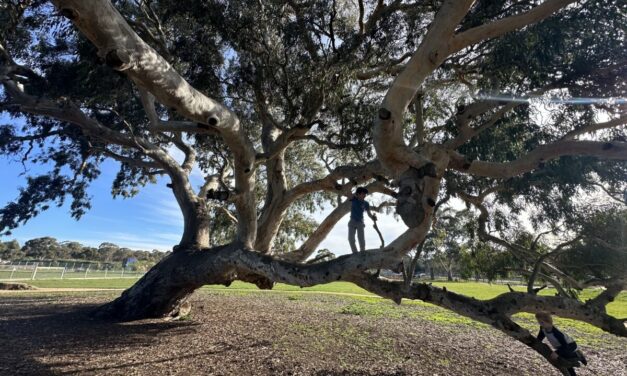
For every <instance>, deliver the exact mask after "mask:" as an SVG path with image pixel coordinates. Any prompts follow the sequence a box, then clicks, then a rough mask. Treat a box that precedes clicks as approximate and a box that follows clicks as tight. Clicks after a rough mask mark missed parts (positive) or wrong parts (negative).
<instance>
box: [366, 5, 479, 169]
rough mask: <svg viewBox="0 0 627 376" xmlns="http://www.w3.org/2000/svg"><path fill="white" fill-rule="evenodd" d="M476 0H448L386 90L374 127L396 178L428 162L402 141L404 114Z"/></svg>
mask: <svg viewBox="0 0 627 376" xmlns="http://www.w3.org/2000/svg"><path fill="white" fill-rule="evenodd" d="M473 2H474V1H473V0H446V1H444V3H443V4H442V7H441V8H440V10H439V11H438V13H437V15H436V17H435V19H434V21H433V23H432V24H431V26H430V27H429V31H428V32H427V35H426V36H425V37H424V39H423V41H422V43H421V44H420V46H419V47H418V50H417V51H416V52H415V53H414V55H413V56H412V57H411V59H410V60H409V61H408V62H407V65H406V66H405V69H403V71H402V72H401V73H400V74H399V75H398V76H397V77H396V79H395V80H394V82H393V83H392V85H391V87H390V89H389V90H388V91H387V93H386V95H385V98H384V100H383V103H382V108H381V110H380V111H379V114H378V116H377V118H376V119H374V127H373V130H372V135H373V141H374V147H375V149H376V151H377V158H378V159H379V160H380V161H381V163H382V164H383V166H384V167H385V168H386V169H387V170H388V171H389V172H390V174H391V175H392V176H393V177H394V178H396V177H398V176H400V174H401V173H403V172H404V171H405V170H406V169H407V167H408V166H412V167H414V168H420V167H422V166H423V165H424V164H425V163H426V162H427V161H426V159H425V158H424V157H420V156H419V155H417V154H416V153H414V152H413V151H412V150H411V149H410V148H409V147H408V146H407V145H406V144H405V141H404V140H403V127H402V125H403V116H404V114H405V110H406V109H407V107H408V106H409V104H410V103H411V101H412V100H413V98H414V96H415V95H416V92H417V91H418V89H419V88H420V86H421V85H422V83H423V82H424V80H425V79H426V78H427V77H428V76H429V75H430V74H431V73H432V72H433V71H434V70H435V69H436V68H437V67H438V66H439V65H440V64H442V62H444V60H445V59H446V58H447V57H448V56H449V53H450V47H449V41H450V40H451V38H452V37H453V34H454V32H455V28H456V27H457V25H458V24H459V22H460V21H461V20H462V18H463V17H464V16H465V15H466V13H467V12H468V9H469V8H470V6H471V5H472V3H473Z"/></svg>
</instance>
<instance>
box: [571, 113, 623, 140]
mask: <svg viewBox="0 0 627 376" xmlns="http://www.w3.org/2000/svg"><path fill="white" fill-rule="evenodd" d="M625 124H627V115H622V116H620V117H618V118H616V119H612V120H609V121H606V122H603V123H595V124H590V125H586V126H583V127H581V128H578V129H575V130H572V131H570V132H568V133H566V134H565V135H564V137H562V140H573V139H574V138H575V137H577V136H580V135H582V134H585V133H591V132H596V131H598V130H601V129H608V128H615V127H619V126H622V125H625Z"/></svg>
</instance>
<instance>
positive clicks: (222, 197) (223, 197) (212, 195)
mask: <svg viewBox="0 0 627 376" xmlns="http://www.w3.org/2000/svg"><path fill="white" fill-rule="evenodd" d="M230 196H231V193H230V192H229V191H216V190H214V189H210V190H209V192H207V198H208V199H210V200H217V201H227V200H228V199H229V197H230Z"/></svg>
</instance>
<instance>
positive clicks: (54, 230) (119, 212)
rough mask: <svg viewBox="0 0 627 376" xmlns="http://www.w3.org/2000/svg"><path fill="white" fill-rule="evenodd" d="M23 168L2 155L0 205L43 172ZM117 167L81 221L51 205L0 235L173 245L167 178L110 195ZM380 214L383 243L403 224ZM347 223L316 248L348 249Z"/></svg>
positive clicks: (176, 216) (177, 231) (95, 188)
mask: <svg viewBox="0 0 627 376" xmlns="http://www.w3.org/2000/svg"><path fill="white" fill-rule="evenodd" d="M12 122H15V120H11V119H9V118H7V117H6V116H2V115H0V124H6V123H12ZM179 157H180V156H179ZM26 167H27V171H26V172H25V170H24V166H22V164H21V162H20V161H19V160H17V158H10V157H9V158H7V157H5V156H0V181H1V182H2V184H0V205H2V206H4V205H5V204H6V203H7V202H10V201H12V200H14V199H15V198H16V197H17V196H18V192H19V187H23V186H25V182H26V176H28V175H36V174H37V172H38V171H41V170H40V168H39V167H37V166H29V165H27V166H26ZM118 167H119V165H118V163H117V162H115V161H108V162H106V163H105V164H104V165H103V168H102V174H101V176H100V177H99V178H98V180H96V181H95V182H94V183H93V184H92V185H91V187H90V188H89V191H88V192H89V194H90V196H92V197H93V199H92V209H91V210H89V211H88V212H87V213H86V214H85V215H84V216H83V218H81V219H80V221H76V220H74V219H73V218H71V217H70V214H69V209H68V206H69V203H66V205H64V206H63V207H61V208H57V207H56V206H54V205H52V206H51V207H50V209H48V210H47V211H45V212H43V213H41V214H40V215H39V216H38V217H35V218H34V219H31V220H30V221H28V222H27V223H26V224H25V225H22V226H20V227H19V228H17V229H15V230H13V231H12V235H11V236H8V237H7V236H3V237H0V240H1V241H7V240H11V239H17V240H18V241H19V242H20V244H24V242H25V241H26V240H29V239H32V238H36V237H42V236H52V237H54V238H56V239H57V240H58V241H65V240H73V241H78V242H80V243H82V244H84V245H90V246H98V245H99V244H100V243H102V242H112V243H115V244H117V245H119V246H123V247H128V248H131V249H144V250H153V249H157V250H161V251H165V250H169V249H171V248H172V246H173V245H175V244H177V243H178V240H179V239H180V236H181V234H182V229H183V219H182V216H181V213H180V211H179V208H178V206H177V204H176V201H175V200H174V197H173V196H172V193H171V190H170V189H169V188H167V187H166V183H167V181H168V179H167V178H161V179H160V180H159V181H158V182H157V184H153V185H148V186H146V187H145V188H143V189H142V190H141V192H140V193H139V194H138V195H137V196H136V197H134V198H130V199H122V198H117V199H113V198H112V196H111V193H110V192H111V183H112V181H113V179H114V178H115V174H116V173H117V171H118ZM193 180H195V181H196V183H198V182H200V181H202V180H201V177H200V176H198V175H196V176H193ZM375 200H376V198H375ZM331 210H332V208H331V207H329V208H327V209H326V210H323V211H321V212H319V213H316V214H315V215H314V217H315V218H316V219H317V220H318V221H321V220H322V219H323V218H324V217H325V216H326V215H327V214H328V213H329V212H330V211H331ZM379 217H380V218H381V219H380V220H379V228H380V229H381V231H382V232H383V234H384V237H385V240H386V244H387V243H389V242H390V241H391V240H393V239H394V238H395V237H396V236H398V235H399V234H400V233H401V232H403V231H404V230H405V226H404V225H403V224H402V223H401V222H397V220H396V219H394V218H393V217H392V216H387V215H379ZM366 221H369V219H366ZM347 224H348V216H347V217H344V218H343V219H342V221H340V223H338V225H337V226H336V227H335V229H334V230H333V231H332V232H331V233H330V234H329V236H328V237H327V239H326V240H325V241H324V242H323V243H322V244H321V245H320V248H328V249H330V250H331V251H333V252H334V253H336V254H337V255H340V254H345V253H347V252H350V248H349V247H348V242H347V240H346V233H347ZM366 244H367V247H368V248H375V247H377V246H378V245H379V244H380V242H379V238H378V236H377V234H376V232H374V230H372V227H371V225H370V223H367V232H366Z"/></svg>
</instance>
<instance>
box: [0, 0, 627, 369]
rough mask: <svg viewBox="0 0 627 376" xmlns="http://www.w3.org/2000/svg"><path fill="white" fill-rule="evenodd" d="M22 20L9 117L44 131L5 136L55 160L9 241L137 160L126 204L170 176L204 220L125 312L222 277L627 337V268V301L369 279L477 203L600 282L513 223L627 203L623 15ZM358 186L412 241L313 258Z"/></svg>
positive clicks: (130, 293) (118, 313)
mask: <svg viewBox="0 0 627 376" xmlns="http://www.w3.org/2000/svg"><path fill="white" fill-rule="evenodd" d="M0 4H2V15H1V17H2V22H1V23H0V24H1V25H2V30H1V32H2V35H1V37H2V39H1V41H0V43H1V45H0V84H1V85H2V88H3V91H2V96H1V97H0V100H1V103H0V110H2V112H3V113H5V114H10V115H12V116H14V117H23V118H24V119H25V120H26V122H25V125H24V126H20V127H18V126H14V125H11V124H5V125H2V127H1V128H0V132H1V142H0V150H1V151H2V153H5V154H17V155H19V156H21V157H22V158H23V160H24V162H25V163H27V162H32V163H44V164H46V165H48V166H52V168H51V170H50V172H49V173H47V174H44V175H41V176H36V177H31V178H29V181H28V186H27V187H25V188H24V189H23V190H21V191H20V194H19V197H18V198H17V199H16V201H15V202H12V203H9V204H8V205H7V206H6V207H5V208H4V209H2V211H1V214H2V218H1V220H0V227H1V228H2V229H1V230H2V231H8V230H10V229H12V228H15V227H17V226H18V225H19V224H20V223H22V222H24V221H27V220H28V219H29V218H32V217H33V216H34V215H36V214H37V213H38V212H40V211H41V210H45V209H46V207H47V205H48V204H49V203H50V202H57V203H61V202H63V200H64V199H65V198H66V197H70V198H71V200H72V204H71V210H72V215H73V216H75V217H77V218H78V217H80V216H81V215H82V214H83V213H84V211H85V210H87V209H88V208H89V199H88V196H87V195H86V188H87V186H88V185H89V183H90V182H91V181H93V180H94V179H96V178H97V177H98V174H99V168H100V165H101V163H102V161H103V160H104V159H106V158H112V159H114V160H117V161H119V162H120V172H119V174H118V176H117V178H116V180H115V181H114V184H113V192H114V194H118V195H132V194H134V193H135V192H136V191H137V189H138V188H139V187H141V186H142V185H144V184H146V183H149V182H152V181H154V180H155V178H156V177H157V176H164V177H167V178H168V179H169V180H170V183H169V184H168V186H169V187H170V188H171V189H172V195H173V196H172V197H173V199H175V200H176V202H177V203H178V205H179V206H180V208H181V211H182V213H183V218H184V230H183V233H182V235H181V241H180V244H178V245H177V246H176V247H175V249H174V252H173V253H172V254H171V255H169V256H168V257H166V258H165V259H164V260H163V261H161V262H160V263H159V264H157V265H156V266H155V267H154V268H153V269H152V270H150V271H149V272H148V273H147V274H146V275H145V276H144V277H143V278H142V279H141V280H139V281H138V282H137V283H136V284H135V285H134V286H133V287H131V288H130V289H128V290H127V291H125V292H124V293H123V294H122V296H120V297H119V298H118V299H116V300H115V301H113V302H111V303H109V304H107V305H105V306H104V307H102V308H101V309H100V310H99V313H100V314H101V315H103V316H110V317H115V318H118V319H121V320H133V319H140V318H145V317H163V316H171V315H178V314H181V313H183V311H184V310H186V309H188V308H189V305H188V304H187V303H186V299H187V298H188V297H189V295H190V294H191V293H192V292H193V291H194V290H196V289H197V288H198V287H200V286H202V285H204V284H209V283H212V284H229V283H231V282H232V281H234V280H244V281H251V282H254V283H256V284H257V285H258V286H259V287H261V288H271V287H272V285H273V283H274V282H283V283H289V284H294V285H300V286H311V285H315V284H320V283H326V282H330V281H337V280H344V281H351V282H354V283H356V284H358V285H359V286H362V287H363V288H365V289H367V290H369V291H372V292H375V293H377V294H379V295H381V296H384V297H388V298H391V299H393V300H394V301H397V302H400V301H401V299H402V298H409V299H421V300H424V301H428V302H431V303H433V304H436V305H439V306H441V307H444V308H447V309H450V310H452V311H455V312H457V313H459V314H462V315H465V316H468V317H471V318H473V319H475V320H478V321H481V322H484V323H487V324H489V325H492V326H493V327H495V328H497V329H498V330H501V331H503V332H504V333H507V334H508V335H510V336H512V337H513V338H515V339H516V340H518V341H521V342H522V343H524V344H526V345H528V346H530V347H531V348H533V349H534V350H536V351H538V352H539V353H540V354H542V355H543V356H545V357H546V358H547V359H549V358H548V357H549V354H550V350H549V349H548V347H547V346H545V345H543V344H542V343H540V342H538V341H537V340H536V339H535V338H534V337H533V336H532V335H531V334H530V333H529V332H528V331H527V330H525V329H524V328H521V327H520V326H518V325H517V324H516V323H515V322H514V321H512V319H511V315H512V314H514V313H516V312H520V311H528V312H534V311H539V310H547V311H550V312H553V313H555V314H557V315H560V316H562V317H568V318H572V319H577V320H582V321H585V322H587V323H590V324H592V325H595V326H597V327H599V328H602V329H603V330H605V331H608V332H611V333H614V334H616V335H620V336H625V335H627V329H626V328H625V325H624V320H623V319H619V318H615V317H612V316H610V315H608V314H607V313H606V310H605V305H606V304H607V303H608V302H610V301H611V300H612V299H613V298H614V297H615V296H616V295H617V294H618V293H619V292H620V291H621V290H622V289H623V288H624V285H625V282H626V279H625V277H624V275H620V274H619V275H612V278H600V279H599V278H597V279H596V281H597V283H601V284H605V285H607V286H608V288H607V289H606V290H605V291H604V292H603V293H602V294H600V295H599V296H598V297H597V298H595V299H592V300H591V301H587V302H581V301H579V300H577V299H575V298H573V297H571V296H567V295H564V294H562V295H559V296H538V295H537V294H535V293H534V291H533V290H532V289H530V292H528V293H520V292H510V293H507V294H503V295H501V296H498V297H496V298H494V299H492V300H488V301H478V300H475V299H472V298H469V297H465V296H461V295H458V294H455V293H452V292H450V291H447V290H446V289H441V288H437V287H435V286H431V285H426V284H416V283H414V284H409V283H402V282H395V281H391V280H387V279H385V278H382V277H380V276H379V275H378V274H376V273H371V272H369V270H373V269H377V268H386V267H390V266H395V265H397V264H398V262H399V260H401V259H403V258H404V257H405V256H406V255H407V254H408V253H409V252H415V250H416V249H421V248H420V247H418V246H419V245H420V244H421V243H422V242H423V241H424V239H425V237H426V235H427V233H428V232H429V229H430V227H431V226H432V223H433V222H434V220H437V209H438V208H439V207H440V206H442V205H447V201H448V200H449V198H451V197H456V198H458V199H462V200H464V201H466V202H467V203H468V205H469V206H470V207H471V208H474V210H476V213H478V214H477V218H476V227H475V230H476V232H477V234H478V235H479V236H480V237H481V239H482V240H484V241H487V242H491V243H493V244H494V245H495V248H494V249H501V250H505V251H508V252H511V253H513V254H514V255H515V256H516V257H517V258H520V259H522V260H527V262H531V263H534V262H535V264H537V267H536V269H537V270H536V271H535V272H536V274H537V276H538V277H537V278H540V279H544V280H545V281H552V283H555V284H556V285H561V284H568V285H569V286H568V287H574V288H582V287H583V284H582V283H581V280H578V279H575V278H573V277H571V276H569V275H568V274H567V273H566V272H565V271H563V270H561V269H560V268H559V267H557V266H555V265H554V264H553V263H551V258H550V257H542V260H540V261H537V260H538V254H537V253H536V252H533V250H529V249H527V248H525V247H521V246H518V245H516V244H510V243H509V242H507V241H506V240H505V239H503V238H502V237H499V236H498V234H497V233H494V232H492V231H491V230H490V227H491V226H492V227H494V228H495V229H496V230H499V231H504V230H506V229H508V228H511V227H512V226H517V224H516V222H514V221H511V219H512V216H513V215H515V214H517V213H520V212H521V211H523V210H524V209H527V211H529V212H532V213H534V214H533V218H532V222H533V223H534V224H536V225H538V226H540V225H542V224H546V223H555V222H556V221H560V220H564V219H565V218H574V216H575V214H576V212H577V205H576V200H574V199H573V197H575V196H577V195H579V196H584V197H585V195H586V194H587V193H591V192H596V191H598V187H602V188H603V189H604V190H606V191H608V192H620V191H621V190H623V189H624V187H625V183H626V179H625V176H626V175H625V173H626V170H627V169H626V166H625V162H624V161H625V160H627V143H626V142H625V129H624V124H625V122H627V115H625V102H624V96H625V85H626V84H625V81H624V77H625V69H626V68H625V67H627V64H626V62H627V59H626V56H625V51H627V48H625V30H624V25H625V12H624V5H621V2H619V1H612V0H606V1H602V0H583V1H574V0H545V1H539V0H529V1H511V0H498V1H473V0H444V1H421V0H415V1H405V0H354V1H348V0H306V1H303V0H288V1H275V0H258V1H239V0H235V1H221V0H210V1H200V0H189V1H183V2H181V1H173V0H152V1H151V0H113V1H110V0H90V1H82V0H53V1H51V2H50V3H48V2H44V1H38V0H32V1H17V0H3V1H2V2H0ZM621 98H623V99H621ZM175 152H176V153H179V154H184V159H183V160H177V159H176V158H175V157H174V156H173V155H174V153H175ZM192 170H198V171H201V172H202V173H203V174H204V176H205V182H204V184H202V185H200V186H194V184H193V183H192V180H191V178H190V174H191V172H192ZM356 185H365V186H367V187H368V189H370V190H371V191H373V192H379V193H381V194H383V195H386V196H389V200H390V201H392V202H393V203H394V204H395V206H396V212H397V213H398V214H399V215H400V217H401V218H402V220H403V222H404V223H405V225H406V226H407V230H406V231H405V232H404V233H403V234H402V235H400V236H399V237H398V238H397V239H395V240H394V241H393V242H391V243H390V244H388V245H387V246H385V247H383V248H381V249H372V250H368V251H366V252H362V253H358V254H351V255H347V256H341V257H337V258H335V259H333V260H330V261H325V262H314V263H305V260H306V259H307V258H308V257H309V256H310V255H312V254H313V253H314V252H315V250H316V248H317V246H318V245H319V244H320V242H321V241H322V240H323V239H324V238H325V236H326V235H327V234H328V233H329V231H330V230H331V229H332V228H333V227H334V225H335V224H336V223H337V222H338V221H339V219H341V218H342V217H343V216H344V215H346V214H347V213H348V212H349V210H350V204H349V203H348V202H347V201H346V200H345V199H342V197H348V196H350V192H351V189H352V188H353V187H354V186H356ZM338 197H339V198H338ZM325 202H326V203H333V204H334V205H335V208H334V209H333V210H332V211H331V212H330V213H329V215H328V217H326V219H324V220H323V221H322V222H321V223H320V224H319V225H318V226H313V227H312V222H311V220H308V219H307V217H306V215H304V213H307V211H312V210H316V208H319V207H320V206H321V205H322V204H323V203H325ZM504 213H507V214H504ZM286 219H287V220H286ZM303 234H307V235H309V236H308V238H307V239H306V240H305V241H304V243H302V245H300V246H299V247H298V248H296V247H293V244H294V238H295V236H297V235H303ZM610 246H611V247H613V249H614V248H615V249H617V250H620V249H618V248H620V246H621V245H619V246H618V247H616V246H615V245H610ZM417 247H418V248H417ZM535 264H534V265H535ZM538 273H539V274H538ZM553 364H554V365H555V366H556V367H558V368H561V367H563V366H565V365H566V364H564V363H563V362H562V361H557V362H553ZM561 369H562V371H563V370H564V369H563V368H561Z"/></svg>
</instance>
